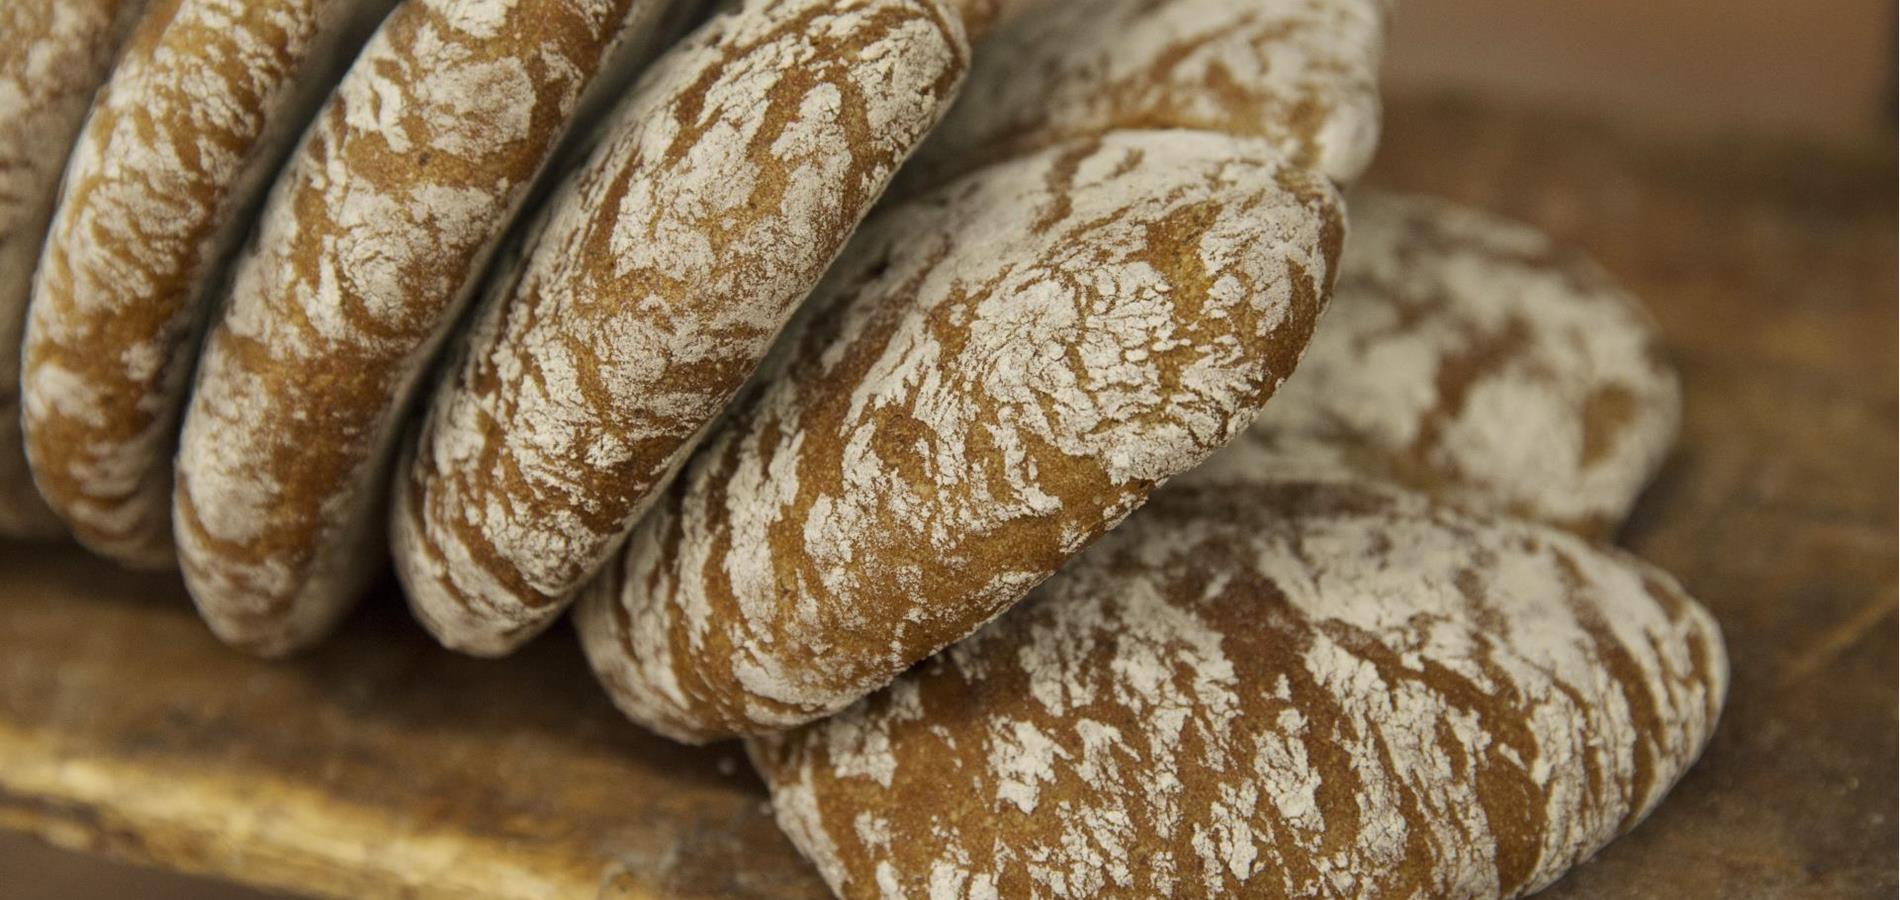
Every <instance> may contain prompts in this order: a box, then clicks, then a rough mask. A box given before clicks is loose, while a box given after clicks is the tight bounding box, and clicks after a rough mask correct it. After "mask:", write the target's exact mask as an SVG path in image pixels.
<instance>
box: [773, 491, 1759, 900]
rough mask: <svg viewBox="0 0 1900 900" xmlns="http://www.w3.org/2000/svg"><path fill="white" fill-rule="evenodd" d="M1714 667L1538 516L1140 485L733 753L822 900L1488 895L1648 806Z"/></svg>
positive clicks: (1600, 841) (1722, 683)
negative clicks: (1128, 502)
mask: <svg viewBox="0 0 1900 900" xmlns="http://www.w3.org/2000/svg"><path fill="white" fill-rule="evenodd" d="M1727 675H1728V672H1727V661H1726V656H1725V654H1724V650H1723V646H1722V642H1721V638H1720V634H1719V632H1718V630H1717V627H1716V624H1715V622H1714V621H1713V620H1712V619H1711V618H1710V617H1709V615H1708V614H1707V613H1706V612H1705V611H1704V610H1703V609H1702V608H1701V607H1700V606H1698V605H1697V604H1696V603H1695V602H1694V601H1692V600H1690V599H1689V598H1688V597H1686V596H1685V595H1684V594H1683V593H1682V591H1681V589H1680V588H1679V587H1678V586H1677V585H1676V584H1675V582H1674V581H1673V580H1671V579H1670V578H1669V576H1667V575H1665V574H1663V573H1662V572H1660V571H1657V570H1656V569H1654V568H1651V567H1649V566H1647V565H1645V564H1644V563H1642V562H1641V561H1639V560H1636V559H1634V558H1631V557H1628V556H1626V555H1623V554H1621V553H1619V552H1617V551H1614V550H1610V549H1605V548H1601V547H1598V546H1595V545H1592V544H1590V543H1588V542H1586V541H1584V540H1582V539H1579V538H1577V537H1575V536H1573V535H1571V534H1569V533H1567V532H1563V531H1559V530H1556V529H1552V528H1548V527H1545V526H1541V525H1534V524H1529V523H1525V522H1521V521H1518V520H1511V519H1504V518H1496V519H1485V518H1472V517H1470V516H1467V515H1465V514H1462V513H1458V512H1455V511H1453V510H1451V509H1450V508H1449V507H1444V506H1438V505H1434V504H1432V503H1431V502H1430V501H1428V500H1426V499H1424V498H1421V497H1418V496H1416V495H1409V494H1405V493H1401V492H1399V491H1396V490H1392V489H1385V488H1376V489H1375V488H1374V487H1372V486H1371V485H1370V484H1367V485H1357V486H1355V485H1350V484H1343V483H1340V484H1316V483H1297V482H1285V483H1281V484H1278V485H1246V486H1239V487H1234V488H1229V489H1224V490H1219V491H1191V490H1182V489H1176V488H1170V489H1169V491H1166V492H1164V496H1159V497H1157V498H1156V500H1155V502H1154V503H1153V504H1152V505H1151V506H1149V507H1148V508H1147V509H1144V510H1142V511H1141V513H1139V514H1138V515H1136V516H1134V517H1133V518H1131V520H1130V521H1129V522H1128V523H1127V524H1126V525H1124V526H1122V528H1120V529H1118V530H1117V531H1115V532H1113V533H1112V534H1110V535H1109V536H1108V537H1107V538H1106V539H1104V540H1103V541H1102V542H1101V544H1100V545H1098V546H1096V547H1094V548H1092V549H1091V550H1090V551H1089V552H1088V553H1087V554H1086V555H1084V556H1083V557H1082V559H1080V560H1078V561H1077V563H1076V564H1074V565H1073V566H1071V567H1070V568H1068V569H1065V570H1064V571H1063V572H1062V573H1061V574H1060V575H1058V576H1057V577H1056V578H1054V579H1051V580H1050V582H1049V583H1048V584H1046V585H1044V586H1043V588H1041V589H1040V590H1039V591H1038V592H1037V593H1036V594H1035V595H1034V596H1032V598H1031V599H1030V600H1028V601H1027V602H1025V603H1024V604H1022V605H1021V606H1020V607H1019V608H1017V609H1016V610H1013V611H1011V612H1010V613H1009V614H1007V615H1006V616H1004V617H1003V618H1001V619H999V620H998V621H997V622H995V623H993V624H991V625H990V626H988V627H986V628H985V629H984V630H982V631H981V632H979V633H977V634H976V635H975V636H974V637H972V638H970V639H969V640H967V641H964V642H963V643H960V644H958V645H956V646H955V647H953V648H951V649H950V650H949V651H947V652H946V653H944V654H942V655H941V656H939V657H937V658H936V659H934V660H932V661H930V662H929V663H926V664H925V665H923V666H921V667H919V668H918V669H916V670H914V671H912V672H911V673H908V674H906V675H905V676H904V677H903V678H902V679H900V680H899V681H898V682H897V683H895V684H893V685H892V686H891V687H890V688H889V689H887V690H885V691H883V692H880V693H878V694H875V695H873V696H872V697H870V698H868V699H867V700H865V701H864V702H862V703H860V704H858V705H857V706H854V707H852V708H851V709H849V710H847V711H846V712H844V713H842V714H840V715H839V716H837V717H834V718H832V719H830V720H828V721H825V722H821V723H818V724H816V725H813V726H810V727H807V728H804V729H800V730H798V731H795V732H792V733H790V734H789V735H785V736H781V737H774V738H765V739H762V740H759V741H756V742H755V743H754V744H753V747H752V752H753V757H754V760H755V762H757V763H758V764H759V767H760V769H761V771H762V772H763V773H764V775H765V777H766V779H767V781H768V783H769V784H770V785H771V787H772V792H773V800H774V805H775V807H776V809H777V813H778V818H779V821H780V823H781V824H782V825H783V826H784V828H785V829H786V831H787V832H788V833H789V834H790V835H791V836H792V839H793V841H794V842H795V843H796V844H798V846H799V847H800V848H801V849H802V850H803V851H804V852H805V853H806V855H807V856H809V857H811V858H812V859H813V860H814V861H815V862H817V863H818V865H819V868H820V869H821V870H822V871H823V873H824V875H825V878H826V880H827V881H829V882H830V883H831V885H832V887H833V889H834V890H836V891H838V893H839V894H840V895H842V896H846V897H876V896H883V897H925V896H928V897H932V898H936V897H998V896H1001V897H1023V896H1044V897H1092V896H1099V895H1101V894H1103V893H1104V892H1106V893H1110V894H1117V895H1122V894H1126V895H1140V896H1166V895H1177V894H1178V895H1189V896H1225V895H1241V894H1244V895H1249V896H1285V897H1413V896H1430V897H1493V896H1517V895H1522V894H1526V893H1530V892H1532V891H1535V890H1537V889H1538V888H1541V887H1543V886H1544V885H1547V884H1549V883H1550V882H1551V881H1553V880H1555V879H1556V878H1557V877H1558V876H1560V875H1561V874H1562V873H1563V872H1564V871H1565V870H1567V869H1568V868H1569V867H1570V866H1572V865H1574V864H1575V863H1576V862H1578V861H1579V860H1582V859H1584V858H1587V857H1588V856H1589V855H1590V854H1592V853H1593V852H1595V851H1596V850H1597V849H1598V848H1600V847H1602V846H1603V845H1604V844H1605V843H1607V842H1608V841H1609V840H1610V839H1612V838H1613V837H1615V836H1616V835H1617V834H1619V833H1621V832H1623V831H1626V830H1628V829H1629V828H1631V827H1633V826H1634V825H1635V824H1636V823H1637V822H1638V821H1640V820H1641V819H1642V818H1643V816H1644V815H1646V814H1647V813H1648V812H1649V810H1650V809H1651V808H1653V807H1654V806H1655V804H1656V803H1657V801H1658V800H1659V799H1660V798H1661V797H1662V796H1663V794H1664V793H1665V792H1667V790H1668V789H1669V787H1670V786H1671V785H1672V784H1673V783H1674V782H1675V780H1676V779H1677V778H1678V777H1679V776H1680V775H1681V774H1682V773H1683V771H1684V770H1685V769H1686V768H1687V767H1688V765H1689V764H1690V763H1691V762H1692V761H1693V760H1694V758H1695V757H1696V755H1697V754H1698V753H1699V752H1700V751H1701V749H1702V747H1703V746H1704V744H1705V743H1706V742H1707V740H1708V738H1709V735H1710V733H1711V731H1712V730H1713V728H1714V725H1715V720H1716V717H1717V715H1718V713H1719V711H1720V708H1721V704H1722V701H1723V697H1724V694H1725V691H1726V687H1727ZM945 798H956V802H944V801H945ZM860 822H876V823H877V826H878V827H877V828H876V830H875V831H873V832H867V831H865V830H864V829H862V828H860V827H859V826H858V824H857V823H860Z"/></svg>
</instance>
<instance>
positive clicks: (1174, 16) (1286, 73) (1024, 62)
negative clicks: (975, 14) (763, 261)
mask: <svg viewBox="0 0 1900 900" xmlns="http://www.w3.org/2000/svg"><path fill="white" fill-rule="evenodd" d="M1384 10H1385V3H1384V2H1382V0H1169V2H1165V3H1158V2H1155V0H1059V2H1045V3H1041V4H1040V5H1037V6H1034V7H1032V8H1031V9H1029V10H1028V11H1027V12H1025V13H1024V14H1023V15H1022V16H1021V17H1020V18H1018V19H1016V20H1015V21H1013V22H1011V23H1009V24H1007V25H1004V26H1002V27H1000V28H999V29H998V30H997V31H996V32H994V33H993V34H992V35H991V36H990V38H989V40H988V41H986V42H985V43H984V45H983V47H982V50H981V52H979V53H978V54H977V57H976V64H975V65H974V66H973V67H972V68H971V70H970V81H969V84H968V86H967V87H966V88H965V89H964V92H963V99H962V100H961V101H960V102H958V104H957V107H956V109H954V110H952V111H951V114H950V116H949V117H948V118H946V119H945V120H944V123H943V127H942V128H940V129H938V131H937V134H936V135H934V136H933V137H932V138H931V140H930V142H929V143H928V144H926V145H925V146H924V149H923V150H921V151H919V152H918V154H917V159H916V161H915V162H914V163H913V164H912V165H911V166H909V167H908V168H907V169H906V170H905V174H904V178H903V179H902V180H901V181H900V184H899V187H898V193H899V194H900V195H904V196H908V195H910V194H912V193H915V192H917V191H920V190H923V189H927V188H929V187H932V186H935V185H938V184H942V183H943V182H945V181H947V180H949V179H950V178H952V177H955V176H956V175H960V174H962V173H964V172H969V171H973V170H975V169H976V168H978V167H980V166H982V165H985V164H987V163H989V162H992V161H994V160H998V159H1006V158H1008V157H1011V156H1016V155H1020V154H1022V153H1027V152H1029V151H1032V150H1035V149H1037V148H1039V147H1046V146H1048V145H1050V144H1053V143H1057V142H1060V141H1065V140H1071V139H1074V138H1077V137H1082V136H1086V135H1092V134H1100V133H1102V132H1105V131H1108V130H1110V129H1115V128H1196V129H1203V130H1208V131H1219V132H1223V133H1226V134H1231V135H1236V136H1241V137H1258V138H1262V139H1264V140H1267V141H1270V142H1272V143H1273V144H1274V145H1275V146H1276V147H1278V148H1279V149H1280V150H1281V152H1282V153H1284V154H1285V155H1286V156H1287V157H1288V158H1289V159H1290V160H1291V161H1292V162H1293V163H1294V164H1296V165H1299V166H1304V167H1307V168H1314V169H1318V170H1320V171H1321V172H1324V173H1325V174H1327V175H1328V176H1331V177H1332V178H1333V179H1334V180H1335V181H1340V182H1347V181H1351V180H1352V179H1353V178H1355V177H1356V176H1357V175H1358V174H1359V172H1360V171H1361V170H1362V169H1364V168H1365V167H1366V164H1367V163H1368V162H1370V161H1371V159H1372V151H1373V149H1374V148H1375V147H1376V146H1377V144H1378V137H1379V96H1378V74H1379V56H1380V53H1381V51H1382V48H1383V43H1384V41H1383V32H1384Z"/></svg>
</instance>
